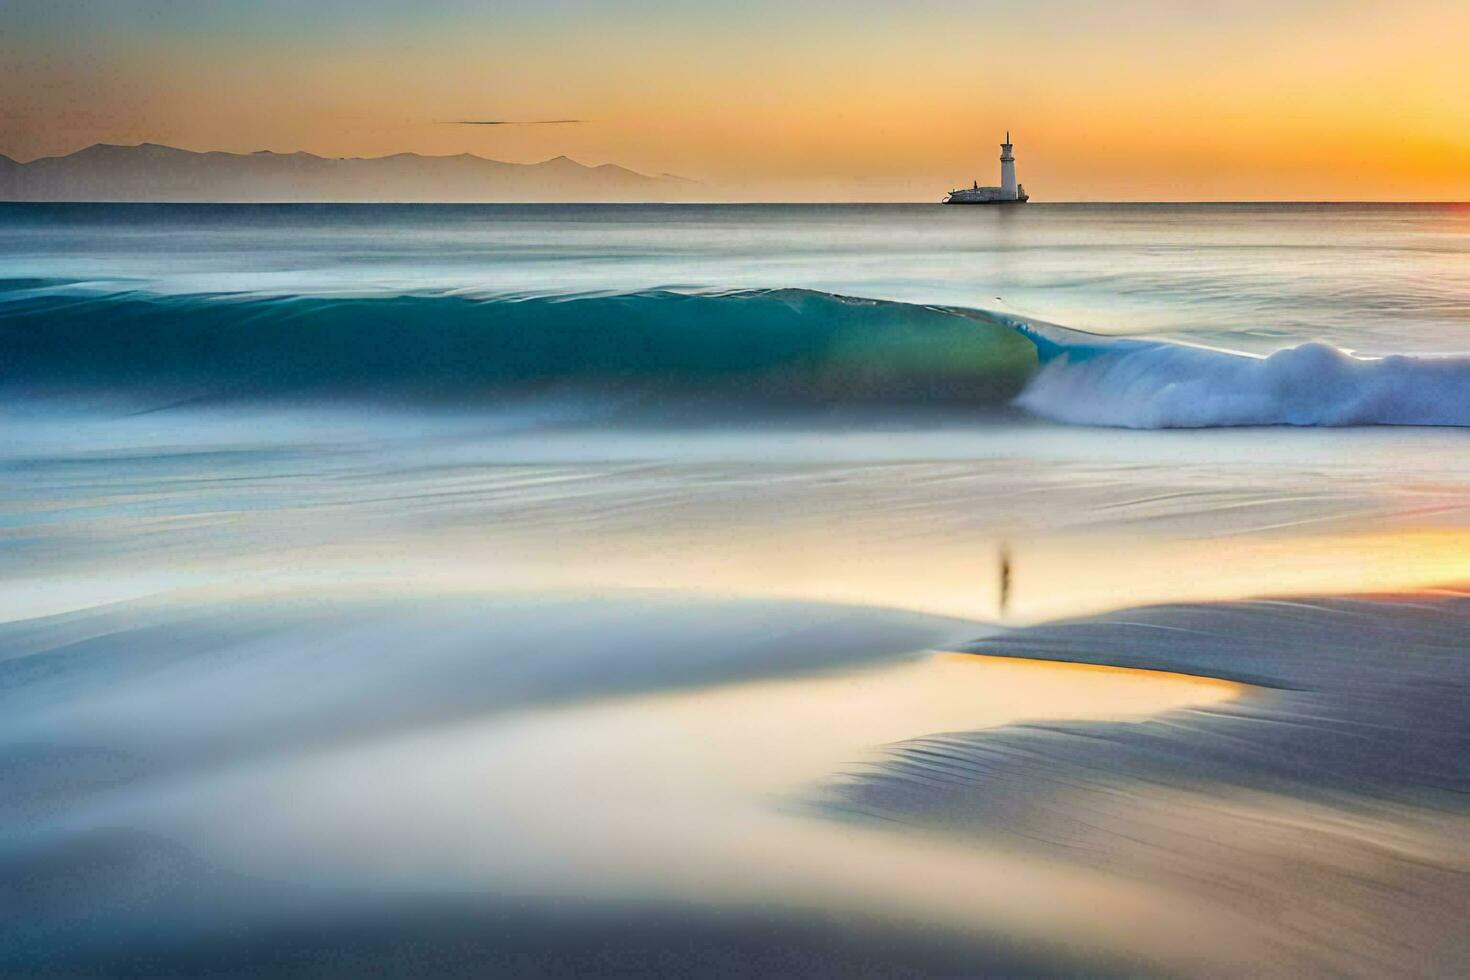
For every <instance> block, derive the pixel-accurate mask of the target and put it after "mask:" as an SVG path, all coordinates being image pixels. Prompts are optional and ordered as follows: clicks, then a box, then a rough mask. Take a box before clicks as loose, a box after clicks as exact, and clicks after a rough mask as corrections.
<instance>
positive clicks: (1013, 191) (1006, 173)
mask: <svg viewBox="0 0 1470 980" xmlns="http://www.w3.org/2000/svg"><path fill="white" fill-rule="evenodd" d="M1000 193H1001V196H1002V197H1004V198H1005V199H1006V200H1007V201H1014V200H1016V199H1017V198H1018V197H1020V196H1021V191H1020V186H1019V185H1018V184H1017V183H1016V158H1015V157H1013V156H1011V131H1010V130H1009V129H1008V130H1006V141H1005V142H1004V143H1002V144H1001V145H1000Z"/></svg>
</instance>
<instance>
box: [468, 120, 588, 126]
mask: <svg viewBox="0 0 1470 980" xmlns="http://www.w3.org/2000/svg"><path fill="white" fill-rule="evenodd" d="M580 122H586V120H585V119H446V120H444V121H443V122H442V123H441V125H445V126H567V125H570V124H572V123H580Z"/></svg>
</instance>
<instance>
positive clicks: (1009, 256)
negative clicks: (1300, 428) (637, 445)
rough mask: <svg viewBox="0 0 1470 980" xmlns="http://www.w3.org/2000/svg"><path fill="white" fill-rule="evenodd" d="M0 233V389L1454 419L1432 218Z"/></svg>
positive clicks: (96, 218) (499, 214) (1393, 209)
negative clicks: (1027, 329) (2, 343)
mask: <svg viewBox="0 0 1470 980" xmlns="http://www.w3.org/2000/svg"><path fill="white" fill-rule="evenodd" d="M0 222H3V223H4V225H5V227H6V231H7V234H6V236H5V238H4V245H3V251H0V279H3V287H0V315H3V321H0V325H3V328H4V329H5V331H6V334H7V365H8V369H7V372H6V375H5V379H4V383H5V384H6V385H7V387H9V388H10V389H11V390H12V391H16V392H19V393H21V394H39V395H60V396H63V397H72V398H76V397H85V396H92V397H96V398H102V399H106V398H110V397H117V398H124V399H131V404H132V407H134V408H154V407H158V406H160V405H166V404H172V403H174V402H182V401H189V402H194V403H198V402H208V401H219V400H255V401H270V400H280V399H294V400H297V401H329V402H335V401H342V400H380V401H391V400H398V401H400V402H401V401H405V400H407V401H414V400H423V401H428V402H432V401H438V402H440V403H445V402H448V403H456V402H458V403H463V402H468V401H473V402H476V403H478V404H481V405H493V404H495V403H496V402H498V401H499V402H503V401H504V400H506V399H508V398H523V397H525V396H527V395H544V394H546V393H548V392H556V393H558V394H561V395H567V394H577V395H599V396H603V397H608V396H614V395H615V396H617V400H618V401H619V402H620V404H622V405H623V407H628V405H629V403H633V404H634V407H637V406H638V405H642V407H647V406H648V404H649V403H654V404H655V407H657V405H658V404H662V403H663V402H666V401H667V400H669V399H674V400H681V399H683V398H687V397H688V396H690V395H700V396H718V397H719V398H721V399H723V400H724V401H725V402H727V403H730V402H735V403H742V402H748V403H755V402H759V401H770V402H783V401H795V402H819V403H843V402H852V401H866V402H873V401H877V402H883V401H887V400H893V401H895V402H908V403H919V404H942V403H971V404H1004V403H1007V402H1010V401H1011V400H1013V399H1014V398H1015V396H1016V395H1017V394H1018V393H1020V391H1021V390H1022V388H1023V387H1025V386H1026V385H1027V383H1028V381H1030V382H1031V390H1030V391H1029V392H1028V395H1027V396H1026V397H1024V398H1022V399H1021V401H1020V403H1019V404H1020V405H1021V406H1023V407H1024V408H1026V409H1027V410H1029V411H1030V412H1031V413H1032V414H1034V415H1036V416H1039V417H1043V418H1050V419H1054V420H1059V421H1066V422H1073V423H1079V422H1081V423H1087V422H1100V423H1102V424H1113V425H1125V426H1131V427H1143V428H1157V427H1168V426H1206V427H1208V426H1215V425H1241V424H1246V425H1250V424H1277V423H1292V424H1305V425H1353V424H1373V423H1399V424H1449V425H1461V424H1465V423H1466V422H1467V421H1470V361H1466V360H1463V359H1461V358H1459V357H1437V358H1436V357H1433V355H1456V354H1459V353H1460V352H1462V351H1464V350H1465V349H1467V347H1470V339H1467V325H1470V303H1467V301H1466V298H1465V297H1466V296H1467V295H1470V261H1467V259H1470V211H1467V210H1466V209H1463V208H1460V207H1457V206H1434V205H1321V206H1313V205H1272V206H1267V205H1251V206H1246V205H1208V206H1204V205H1147V206H1145V205H1129V206H1102V205H1086V206H1084V205H1055V206H1037V207H1028V208H1025V209H1000V210H983V211H981V212H980V213H971V211H968V210H966V211H962V212H957V211H956V210H955V209H942V208H937V207H920V206H887V207H870V206H850V207H801V206H779V207H777V206H770V207H764V206H749V207H612V206H608V207H561V206H485V207H435V206H399V207H392V206H361V207H345V206H344V207H332V206H320V207H301V206H263V207H233V206H109V205H15V206H6V207H5V208H4V209H3V210H0ZM866 301H883V302H882V303H879V304H877V305H875V304H873V303H871V302H866ZM1037 321H1040V322H1041V323H1044V324H1051V325H1054V326H1055V327H1060V328H1062V329H1060V330H1056V329H1054V330H1052V331H1051V333H1050V334H1049V336H1050V338H1051V341H1050V344H1051V348H1050V351H1051V354H1055V353H1057V351H1058V350H1061V351H1063V352H1064V353H1063V356H1060V357H1056V356H1051V355H1050V354H1049V355H1048V356H1047V357H1046V358H1044V361H1046V362H1047V364H1046V369H1045V370H1044V371H1042V372H1041V374H1040V376H1039V377H1034V376H1035V375H1036V365H1035V364H1034V363H1032V361H1031V359H1030V355H1029V354H1028V353H1027V351H1026V349H1025V345H1024V344H1023V343H1018V342H1017V341H1016V339H1015V338H1014V337H1013V336H1012V334H1013V331H1014V328H1015V327H1017V326H1018V325H1020V326H1024V325H1027V324H1031V323H1035V322H1037ZM1072 331H1081V332H1083V334H1084V335H1083V336H1079V335H1078V334H1077V333H1074V332H1072ZM1097 333H1101V334H1112V335H1129V336H1133V337H1144V338H1148V339H1147V341H1145V342H1143V343H1131V344H1113V345H1099V344H1097V343H1096V342H1095V341H1094V340H1093V339H1091V338H1090V337H1089V336H1086V334H1097ZM1028 336H1030V337H1032V338H1033V339H1034V337H1035V336H1036V334H1035V333H1032V334H1029V335H1028ZM1181 343H1183V344H1184V345H1185V346H1184V347H1183V348H1181V346H1180V344H1181ZM1188 345H1203V346H1206V347H1210V348H1221V349H1224V350H1225V351H1227V352H1234V353H1237V354H1245V355H1249V356H1246V357H1234V356H1227V355H1204V354H1202V353H1201V352H1199V351H1197V350H1192V349H1191V348H1190V347H1189V346H1188ZM1354 352H1355V353H1356V354H1357V355H1359V356H1356V357H1355V356H1352V354H1353V353H1354ZM1273 353H1274V354H1276V355H1277V356H1275V357H1273V358H1270V359H1269V360H1264V361H1263V360H1260V357H1261V356H1262V355H1268V354H1273ZM1385 355H1391V356H1393V357H1392V358H1391V359H1390V360H1387V361H1385V360H1382V359H1375V358H1382V357H1383V356H1385ZM1425 355H1430V356H1429V357H1426V356H1425ZM1083 362H1092V363H1089V364H1086V365H1085V366H1083ZM748 407H754V406H753V405H749V406H748Z"/></svg>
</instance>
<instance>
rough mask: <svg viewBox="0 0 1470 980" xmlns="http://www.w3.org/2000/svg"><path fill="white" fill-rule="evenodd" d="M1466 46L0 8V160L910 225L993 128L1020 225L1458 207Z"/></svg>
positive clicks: (720, 22) (794, 18)
mask: <svg viewBox="0 0 1470 980" xmlns="http://www.w3.org/2000/svg"><path fill="white" fill-rule="evenodd" d="M1467 49H1470V3H1466V2H1464V0H1456V2H1441V0H1402V2H1398V3H1386V2H1381V0H1378V2H1360V0H1335V2H1324V0H1281V2H1276V3H1270V2H1264V0H1236V2H1231V0H1217V2H1199V0H1173V2H1166V0H1121V2H1116V3H1093V2H1082V0H1030V2H1019V0H1016V2H1012V0H1004V2H991V3H985V2H966V3H961V2H954V0H915V2H908V3H900V2H879V0H849V2H841V3H839V2H835V0H811V2H806V3H799V2H791V0H787V2H768V0H751V2H744V3H740V2H727V3H701V2H697V0H686V2H683V3H673V2H662V0H659V2H654V0H629V2H613V0H608V2H588V0H543V2H539V3H532V2H514V0H498V2H487V0H479V2H474V0H420V2H416V3H412V4H409V3H398V2H388V0H356V2H351V3H349V2H329V0H318V2H310V3H308V2H304V0H291V2H286V0H253V2H252V0H234V2H225V0H177V2H168V0H6V2H5V3H3V4H0V82H3V84H0V153H5V154H7V155H9V156H11V157H14V158H16V159H18V160H30V159H32V158H35V157H38V156H45V155H52V154H60V153H69V152H71V151H74V150H77V149H80V148H82V147H84V146H87V145H89V144H92V143H96V142H110V143H135V142H142V141H152V142H159V143H167V144H170V145H174V146H181V147H185V148H188V149H196V150H231V151H252V150H258V149H271V150H277V151H283V152H285V151H294V150H307V151H310V152H312V153H317V154H321V155H329V156H347V155H351V156H357V155H366V156H377V155H383V154H388V153H396V152H402V151H412V152H418V153H430V154H451V153H461V152H470V153H476V154H479V155H481V156H486V157H492V158H495V159H500V160H509V161H515V162H530V161H536V160H541V159H545V158H548V157H552V156H556V155H559V154H567V155H570V156H572V157H573V158H575V159H577V160H579V161H582V162H584V163H590V164H598V163H604V162H614V163H619V164H622V165H624V166H628V167H631V168H634V169H636V170H640V171H643V172H646V173H662V172H672V173H677V174H680V175H683V176H688V177H692V178H696V179H699V180H702V181H705V182H706V183H707V185H708V187H709V190H710V196H712V197H718V198H728V199H735V200H748V199H766V200H774V199H786V200H789V199H800V200H925V201H930V200H937V199H938V198H939V197H940V196H941V195H942V193H943V192H944V191H946V190H948V189H949V188H950V187H953V186H956V185H958V184H961V183H968V182H969V181H970V180H971V179H977V178H978V179H979V180H980V181H981V182H982V183H986V182H990V183H993V182H995V179H996V170H997V164H996V159H995V158H996V155H997V148H996V145H995V144H996V143H998V142H999V140H1000V138H1001V136H1002V135H1003V133H1004V131H1005V130H1006V129H1007V128H1009V129H1010V130H1011V131H1012V133H1013V135H1014V138H1015V141H1016V156H1017V160H1018V168H1019V171H1020V175H1021V179H1022V180H1023V181H1024V182H1025V183H1026V185H1027V188H1028V189H1030V190H1031V191H1032V193H1033V194H1034V195H1035V196H1036V198H1037V199H1038V200H1053V201H1055V200H1271V199H1296V200H1302V199H1306V200H1333V199H1338V200H1465V199H1470V55H1467V54H1466V51H1467ZM566 119H571V120H578V121H576V122H561V123H556V124H547V125H525V124H520V123H525V122H529V121H534V120H566ZM460 120H494V121H506V122H512V123H517V124H515V125H495V126H471V125H461V124H458V122H457V121H460Z"/></svg>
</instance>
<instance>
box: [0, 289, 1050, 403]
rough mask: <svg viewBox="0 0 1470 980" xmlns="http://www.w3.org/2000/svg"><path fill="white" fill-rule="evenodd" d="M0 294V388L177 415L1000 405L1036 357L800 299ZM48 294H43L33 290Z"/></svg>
mask: <svg viewBox="0 0 1470 980" xmlns="http://www.w3.org/2000/svg"><path fill="white" fill-rule="evenodd" d="M7 285H8V288H4V289H0V351H3V378H0V386H3V387H4V388H5V389H7V390H9V391H10V392H12V393H40V394H48V395H69V394H84V395H88V394H90V395H97V394H101V395H128V396H141V397H146V398H175V399H200V398H205V399H208V398H217V399H247V400H279V399H289V400H307V401H313V400H330V401H337V400H358V399H382V400H411V401H417V400H430V401H442V402H449V403H463V402H475V401H481V400H487V399H489V400H493V399H495V398H497V397H500V396H505V395H512V394H517V393H536V392H541V391H547V390H557V391H562V390H584V389H585V390H594V391H595V390H605V391H622V392H628V391H632V392H640V391H641V392H649V393H653V394H657V395H671V394H689V395H696V396H700V395H718V396H721V397H726V398H730V397H733V398H737V399H739V398H751V399H789V400H796V401H818V402H828V401H832V402H844V401H886V400H898V401H906V402H919V403H924V402H959V403H973V404H993V403H1001V402H1005V401H1008V400H1009V399H1011V398H1013V397H1014V396H1015V395H1016V394H1018V393H1019V392H1020V390H1021V388H1022V387H1023V385H1024V383H1025V380H1026V378H1027V377H1028V376H1029V375H1030V373H1031V371H1032V370H1034V368H1035V364H1036V355H1035V349H1034V347H1033V346H1032V345H1031V344H1030V343H1029V342H1027V341H1026V340H1025V339H1023V338H1021V337H1020V336H1018V335H1017V334H1016V333H1015V332H1014V331H1012V330H1011V329H1009V328H1008V327H1006V326H1004V325H1002V324H1000V323H997V322H995V321H993V320H991V319H990V318H988V317H987V316H985V315H984V314H982V313H977V312H974V311H965V310H957V309H950V308H942V307H928V306H915V305H906V304H902V303H888V302H875V301H869V300H857V299H850V298H846V297H841V296H834V295H830V294H826V293H820V292H813V291H805V290H757V291H740V292H727V293H694V294H689V293H678V292H670V291H654V292H640V293H631V294H617V295H584V296H574V297H544V298H496V299H477V298H469V297H462V296H453V295H418V294H415V295H399V296H375V297H368V298H340V297H288V298H260V297H246V296H239V295H232V294H207V295H199V294H191V295H159V294H150V293H140V292H117V293H107V294H97V293H85V292H80V293H79V292H77V291H76V290H70V289H61V288H56V287H55V286H54V285H53V286H52V287H50V288H45V287H43V284H40V283H37V282H35V281H25V282H20V281H11V282H10V283H9V284H7ZM38 287H42V288H38Z"/></svg>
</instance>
